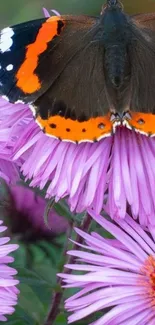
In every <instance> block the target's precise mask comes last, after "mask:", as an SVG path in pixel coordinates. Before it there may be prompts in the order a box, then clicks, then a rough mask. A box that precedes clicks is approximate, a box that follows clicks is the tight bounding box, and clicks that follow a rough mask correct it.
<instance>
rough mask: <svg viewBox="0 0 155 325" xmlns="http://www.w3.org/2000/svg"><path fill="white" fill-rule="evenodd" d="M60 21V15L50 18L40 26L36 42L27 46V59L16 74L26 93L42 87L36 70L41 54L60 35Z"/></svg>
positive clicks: (20, 86) (18, 84) (21, 87)
mask: <svg viewBox="0 0 155 325" xmlns="http://www.w3.org/2000/svg"><path fill="white" fill-rule="evenodd" d="M59 21H62V20H61V17H60V16H59V17H58V16H54V17H50V18H48V19H47V20H46V22H45V23H43V25H42V27H41V28H40V30H39V33H38V35H37V37H36V40H35V42H34V43H32V44H30V45H28V46H27V50H26V57H25V60H24V62H23V64H22V65H21V67H20V69H19V70H18V72H17V74H16V78H17V86H18V87H19V88H20V89H21V90H22V91H23V92H24V93H27V94H32V93H33V92H35V91H37V90H39V89H40V88H41V83H40V80H39V78H38V76H37V75H36V74H35V73H34V71H35V69H36V68H37V64H38V58H39V55H40V54H41V53H43V52H44V51H45V50H46V49H47V44H48V42H50V41H51V40H52V39H53V38H54V37H55V36H56V35H58V22H59ZM63 23H64V22H63Z"/></svg>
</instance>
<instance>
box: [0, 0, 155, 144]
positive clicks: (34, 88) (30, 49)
mask: <svg viewBox="0 0 155 325" xmlns="http://www.w3.org/2000/svg"><path fill="white" fill-rule="evenodd" d="M154 87H155V14H154V15H153V14H152V15H151V16H147V15H146V16H145V15H142V16H141V15H140V16H137V17H133V18H132V17H129V16H128V15H126V14H125V13H124V11H123V8H122V6H121V4H120V2H119V1H116V0H115V1H114V0H109V1H107V5H106V6H105V7H104V8H103V9H102V12H101V15H100V16H99V17H88V16H56V17H50V18H45V19H40V20H36V21H32V22H28V23H23V24H20V25H17V26H13V27H10V28H6V29H4V30H2V32H1V34H0V94H1V95H2V96H3V97H4V98H6V99H7V100H8V101H10V102H11V103H15V104H16V103H24V104H25V103H26V104H28V105H29V107H30V108H31V110H32V111H33V114H34V116H35V120H36V122H37V123H38V125H39V126H40V127H41V129H42V130H43V131H44V132H45V133H46V134H47V135H48V136H52V137H56V138H58V139H61V140H64V141H72V142H75V143H79V142H85V141H86V142H87V141H91V142H93V141H99V140H100V139H102V138H103V137H106V136H109V135H111V134H112V133H113V132H114V131H115V128H116V126H117V125H121V124H122V125H125V126H127V127H129V128H131V129H135V130H136V131H138V132H141V133H144V134H146V135H149V136H150V135H155V115H154V113H155V93H154Z"/></svg>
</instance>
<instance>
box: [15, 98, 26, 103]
mask: <svg viewBox="0 0 155 325" xmlns="http://www.w3.org/2000/svg"><path fill="white" fill-rule="evenodd" d="M15 104H25V103H24V102H23V101H22V100H21V99H18V100H17V101H16V102H15Z"/></svg>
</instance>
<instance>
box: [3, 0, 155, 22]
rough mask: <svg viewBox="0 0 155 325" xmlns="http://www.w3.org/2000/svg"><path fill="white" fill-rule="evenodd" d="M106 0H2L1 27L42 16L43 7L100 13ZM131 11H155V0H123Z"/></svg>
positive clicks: (69, 11)
mask: <svg viewBox="0 0 155 325" xmlns="http://www.w3.org/2000/svg"><path fill="white" fill-rule="evenodd" d="M104 2H105V0H0V27H1V28H2V27H3V26H7V25H12V24H16V23H19V22H22V21H26V20H31V19H34V18H37V17H42V15H43V13H42V7H46V8H47V9H56V10H58V11H60V12H61V13H74V14H81V13H84V14H96V15H97V14H99V12H100V9H101V6H102V4H103V3H104ZM122 3H123V5H124V7H125V10H126V11H127V12H129V13H133V14H136V13H142V12H153V11H154V12H155V0H123V1H122Z"/></svg>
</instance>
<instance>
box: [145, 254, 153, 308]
mask: <svg viewBox="0 0 155 325" xmlns="http://www.w3.org/2000/svg"><path fill="white" fill-rule="evenodd" d="M142 272H143V274H145V275H146V280H145V281H144V282H143V285H144V286H146V287H147V291H148V293H149V296H150V298H151V304H152V305H153V306H155V257H154V256H149V257H148V259H147V260H146V262H145V264H144V266H143V268H142Z"/></svg>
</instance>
